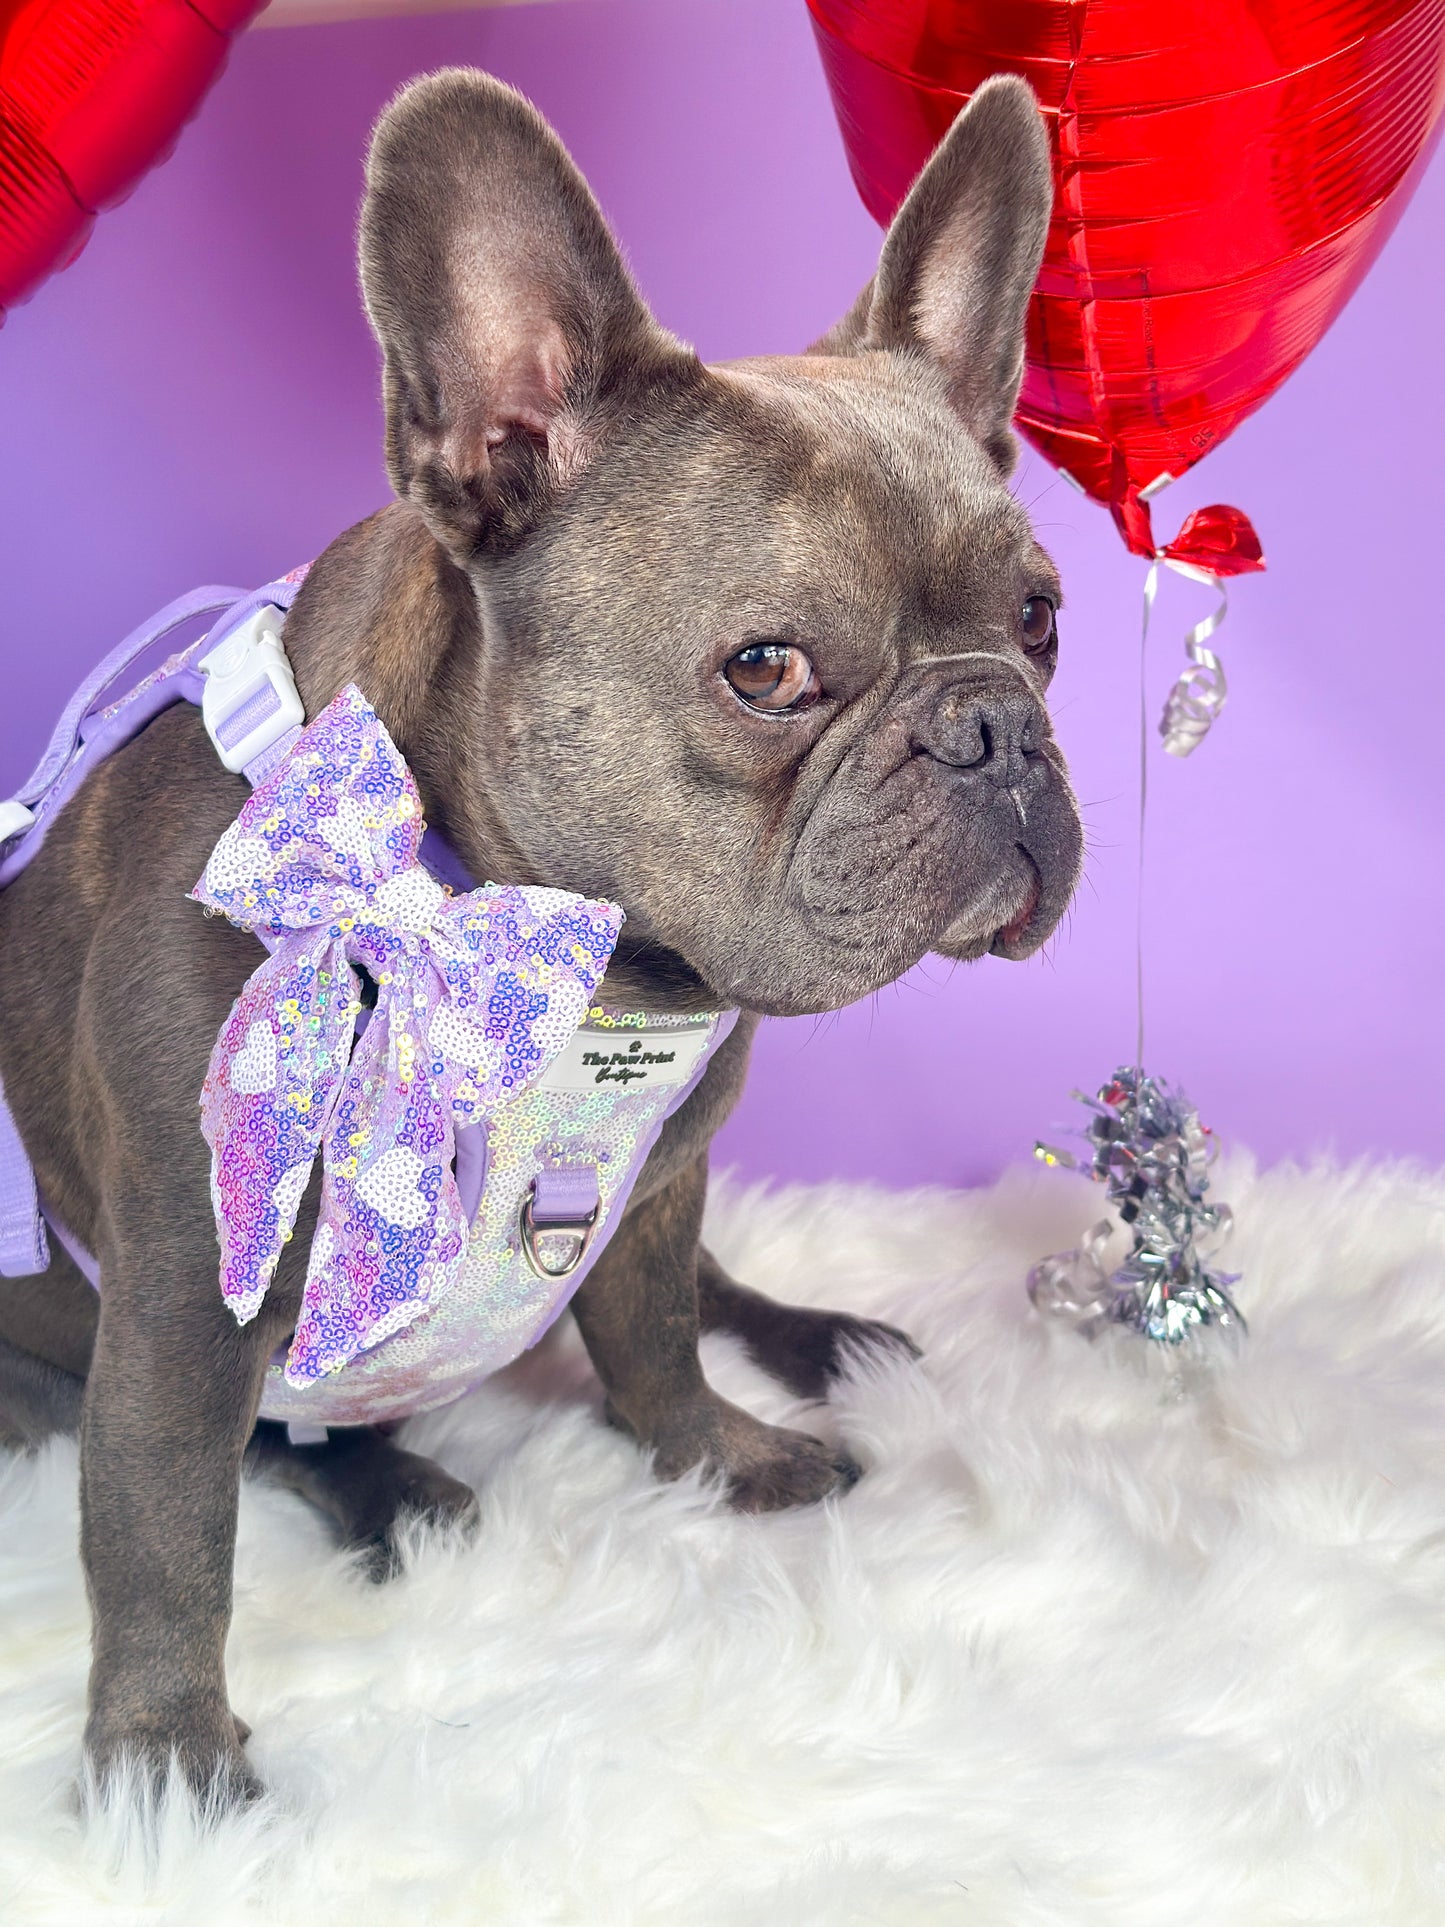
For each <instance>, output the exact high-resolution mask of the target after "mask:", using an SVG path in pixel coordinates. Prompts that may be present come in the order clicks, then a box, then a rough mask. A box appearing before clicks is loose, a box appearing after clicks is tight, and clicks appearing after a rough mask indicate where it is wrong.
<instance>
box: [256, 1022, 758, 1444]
mask: <svg viewBox="0 0 1445 1927" xmlns="http://www.w3.org/2000/svg"><path fill="white" fill-rule="evenodd" d="M735 1019H736V1013H735V1012H733V1011H726V1012H724V1013H722V1014H721V1015H704V1016H677V1015H663V1014H661V1013H658V1012H643V1011H626V1012H623V1011H617V1010H607V1009H601V1008H598V1007H594V1008H593V1009H592V1010H590V1011H589V1012H588V1014H587V1022H586V1025H585V1031H586V1033H587V1034H589V1035H595V1036H596V1037H597V1038H598V1039H599V1042H600V1040H601V1039H602V1038H604V1037H612V1038H614V1039H615V1038H616V1037H617V1035H618V1033H619V1032H622V1033H625V1034H628V1033H630V1034H631V1035H634V1036H635V1035H637V1034H638V1033H639V1032H644V1033H646V1035H647V1036H648V1038H649V1040H653V1039H655V1040H656V1041H657V1042H658V1043H662V1042H665V1041H667V1040H669V1039H671V1038H675V1037H677V1036H678V1035H684V1036H695V1035H697V1034H698V1033H702V1034H703V1035H704V1036H705V1038H706V1045H705V1048H704V1051H703V1053H702V1055H701V1056H700V1058H699V1060H698V1062H697V1064H696V1065H695V1067H694V1069H693V1072H692V1074H691V1076H689V1077H688V1078H687V1079H686V1080H685V1081H683V1082H681V1083H678V1084H672V1085H663V1086H656V1087H649V1086H647V1085H641V1086H632V1087H628V1086H625V1085H619V1084H605V1085H601V1086H598V1087H594V1088H592V1089H589V1090H573V1089H557V1088H554V1087H553V1085H552V1082H551V1078H550V1076H544V1077H543V1078H541V1079H539V1080H538V1081H537V1082H535V1083H533V1084H532V1085H530V1086H529V1087H528V1088H527V1089H526V1090H525V1091H521V1092H518V1093H516V1094H515V1095H512V1094H508V1095H507V1096H505V1097H503V1098H502V1099H501V1100H500V1101H499V1102H498V1104H497V1105H496V1107H495V1109H494V1110H493V1112H492V1114H491V1117H490V1119H489V1120H488V1124H487V1175H486V1182H485V1185H484V1187H483V1190H482V1194H481V1200H480V1203H479V1206H478V1209H477V1212H476V1215H475V1216H474V1217H473V1219H472V1224H471V1230H470V1234H469V1236H468V1239H467V1248H466V1252H465V1255H464V1257H463V1259H462V1263H461V1267H460V1270H459V1272H458V1275H457V1279H456V1282H455V1284H454V1285H453V1286H452V1288H451V1290H450V1291H449V1292H448V1293H447V1294H446V1296H445V1297H444V1298H443V1299H442V1300H441V1301H440V1302H439V1303H437V1304H434V1305H433V1306H431V1307H430V1308H429V1309H428V1310H427V1312H426V1313H425V1315H424V1316H423V1317H421V1318H418V1319H417V1320H416V1321H415V1322H414V1323H413V1324H411V1325H408V1326H407V1328H406V1330H405V1331H401V1332H398V1333H397V1334H396V1336H395V1337H394V1338H389V1339H388V1340H387V1341H386V1343H385V1344H384V1345H378V1346H376V1347H375V1349H374V1350H371V1351H368V1352H366V1353H364V1354H363V1355H362V1356H361V1357H359V1358H356V1359H353V1360H352V1362H351V1364H350V1365H348V1366H347V1368H346V1370H345V1371H344V1372H342V1373H341V1374H340V1375H339V1376H338V1377H334V1378H328V1379H326V1380H325V1381H324V1383H322V1384H319V1385H313V1386H310V1387H308V1389H306V1390H305V1391H298V1390H297V1389H296V1388H295V1387H294V1386H292V1385H290V1384H288V1383H287V1381H286V1379H285V1377H284V1375H283V1373H282V1370H281V1367H280V1365H279V1364H273V1365H272V1366H271V1368H270V1370H269V1371H268V1372H267V1374H266V1381H265V1386H264V1389H263V1392H262V1397H261V1413H262V1416H263V1417H265V1418H269V1419H279V1420H283V1421H285V1420H293V1419H295V1420H309V1421H314V1422H319V1423H320V1424H323V1425H361V1424H375V1423H378V1422H379V1421H382V1420H388V1419H399V1418H405V1417H407V1416H409V1415H411V1414H413V1413H417V1412H427V1411H432V1410H434V1409H435V1408H436V1407H438V1406H442V1405H446V1404H449V1403H450V1402H451V1401H452V1400H453V1399H455V1398H459V1397H460V1396H461V1395H462V1394H463V1393H464V1392H467V1391H470V1390H471V1389H472V1387H473V1386H475V1385H478V1384H480V1383H481V1381H482V1380H483V1379H485V1378H488V1377H489V1376H490V1375H491V1374H492V1373H493V1372H496V1371H500V1370H501V1368H502V1367H503V1366H504V1365H508V1364H510V1363H511V1361H512V1360H513V1359H514V1358H516V1357H518V1356H519V1354H520V1353H522V1352H524V1351H525V1350H526V1349H527V1348H528V1347H529V1346H531V1345H534V1344H535V1343H536V1342H537V1340H538V1339H539V1338H540V1337H541V1335H542V1334H543V1332H545V1331H546V1330H547V1328H548V1327H549V1326H550V1325H551V1324H552V1323H553V1321H554V1320H555V1319H556V1318H557V1317H558V1316H559V1315H560V1314H561V1312H562V1311H563V1310H564V1309H565V1308H566V1306H567V1304H568V1302H569V1301H570V1299H571V1298H572V1296H573V1294H574V1293H575V1292H576V1290H577V1288H578V1286H579V1285H581V1284H582V1283H583V1282H584V1281H585V1278H586V1276H587V1271H588V1268H589V1265H590V1264H591V1263H592V1262H593V1261H594V1260H595V1259H596V1258H597V1257H598V1256H599V1255H600V1253H601V1252H602V1250H603V1248H604V1247H605V1246H606V1244H607V1241H608V1239H609V1238H610V1237H611V1235H612V1233H613V1231H614V1230H615V1229H616V1227H617V1225H618V1223H619V1221H620V1219H621V1217H622V1213H623V1211H624V1210H625V1208H626V1205H627V1200H628V1197H629V1195H630V1193H631V1189H632V1185H633V1183H634V1181H635V1179H636V1178H637V1175H638V1173H639V1172H640V1171H641V1170H642V1168H643V1166H644V1164H645V1163H646V1159H647V1154H648V1152H649V1151H650V1150H651V1148H652V1146H653V1144H654V1143H655V1142H656V1139H657V1135H658V1133H659V1131H660V1130H661V1129H662V1126H663V1124H664V1123H665V1122H666V1120H667V1119H668V1118H669V1117H670V1116H672V1115H673V1113H674V1112H676V1111H677V1110H679V1109H680V1108H681V1106H682V1105H683V1104H685V1103H686V1102H687V1099H688V1097H689V1096H690V1095H691V1093H692V1091H693V1090H694V1089H695V1088H696V1087H697V1084H698V1083H699V1081H700V1080H701V1078H702V1077H703V1075H704V1074H705V1072H706V1070H707V1066H708V1063H709V1062H710V1061H711V1059H712V1057H713V1055H714V1054H715V1053H716V1051H717V1050H718V1048H719V1047H720V1046H721V1044H722V1043H723V1042H724V1040H725V1039H726V1038H727V1036H728V1034H729V1032H730V1031H731V1030H732V1027H733V1024H734V1021H735ZM542 1163H560V1164H586V1165H589V1166H591V1167H592V1168H593V1169H595V1171H596V1174H597V1193H598V1199H599V1204H600V1210H599V1216H598V1224H597V1231H596V1235H595V1237H594V1239H593V1242H592V1248H591V1251H590V1252H589V1254H588V1258H587V1259H586V1260H585V1261H584V1263H583V1264H582V1265H581V1267H579V1269H578V1270H577V1271H576V1272H574V1273H573V1274H572V1275H571V1277H569V1278H566V1279H562V1280H549V1279H539V1278H538V1277H537V1275H536V1273H535V1272H533V1271H532V1270H531V1269H530V1267H529V1266H528V1265H527V1264H526V1263H525V1261H524V1260H523V1257H522V1253H521V1246H520V1241H519V1237H518V1227H517V1220H518V1216H519V1213H520V1210H521V1205H522V1200H523V1198H524V1197H525V1196H526V1193H527V1190H528V1187H529V1186H530V1185H531V1182H532V1179H533V1178H534V1177H535V1176H536V1173H537V1169H538V1166H539V1165H540V1164H542ZM558 1255H561V1254H560V1253H559V1254H558Z"/></svg>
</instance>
